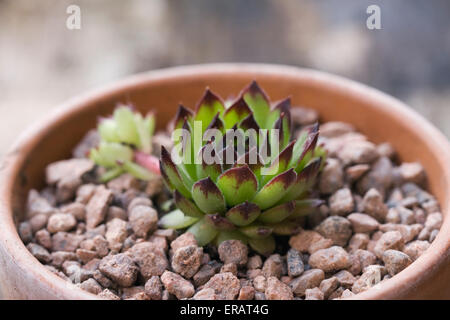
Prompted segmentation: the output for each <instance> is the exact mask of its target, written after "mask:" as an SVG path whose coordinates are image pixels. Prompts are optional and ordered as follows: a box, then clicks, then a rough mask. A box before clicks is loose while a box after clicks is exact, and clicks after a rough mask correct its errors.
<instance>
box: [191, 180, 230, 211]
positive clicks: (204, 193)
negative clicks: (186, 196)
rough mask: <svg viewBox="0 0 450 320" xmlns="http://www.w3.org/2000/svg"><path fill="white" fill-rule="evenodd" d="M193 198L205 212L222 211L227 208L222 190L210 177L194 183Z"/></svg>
mask: <svg viewBox="0 0 450 320" xmlns="http://www.w3.org/2000/svg"><path fill="white" fill-rule="evenodd" d="M192 198H193V199H194V201H195V204H196V205H197V206H198V207H199V209H200V210H202V211H203V212H205V213H217V212H219V213H220V212H224V211H225V209H226V206H225V198H224V197H223V194H222V192H221V191H220V190H219V188H217V186H216V185H215V184H214V182H213V181H212V180H211V178H209V177H207V178H205V179H202V180H199V181H197V182H196V183H194V185H193V186H192Z"/></svg>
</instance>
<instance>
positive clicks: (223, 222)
mask: <svg viewBox="0 0 450 320" xmlns="http://www.w3.org/2000/svg"><path fill="white" fill-rule="evenodd" d="M205 221H206V222H207V223H208V224H209V225H210V226H211V228H215V229H217V230H222V231H231V230H234V229H236V226H235V225H234V224H233V223H232V222H231V221H229V220H228V219H227V218H225V217H223V216H221V215H220V214H218V213H216V214H208V215H206V216H205Z"/></svg>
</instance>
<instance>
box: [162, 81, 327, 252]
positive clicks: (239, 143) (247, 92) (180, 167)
mask: <svg viewBox="0 0 450 320" xmlns="http://www.w3.org/2000/svg"><path fill="white" fill-rule="evenodd" d="M173 123H174V129H175V130H177V129H178V130H179V131H180V132H181V134H180V137H181V138H180V141H178V143H177V144H176V146H178V147H179V148H178V149H179V150H178V151H180V152H178V154H177V153H176V149H175V153H174V151H173V152H172V154H170V153H169V152H168V151H167V150H166V149H165V148H162V151H161V158H160V168H161V174H162V176H163V178H164V181H165V183H166V185H167V187H168V188H169V189H170V190H171V191H172V192H173V196H174V200H175V204H176V206H177V208H178V209H177V210H175V211H172V212H171V213H168V214H167V215H165V216H163V217H162V219H161V220H160V223H161V225H162V226H163V227H165V228H175V229H183V228H188V229H187V231H188V232H191V233H192V234H194V236H195V237H196V239H197V241H198V243H199V245H206V244H208V243H210V242H214V243H216V244H219V243H220V242H222V241H224V240H228V239H238V240H241V241H243V242H244V243H248V244H249V245H250V246H251V247H252V248H253V249H254V250H256V251H258V252H259V253H261V254H268V253H270V252H272V251H273V250H274V249H275V240H274V237H273V235H274V234H275V235H289V234H292V233H295V232H297V231H298V230H299V226H300V220H301V218H302V217H303V216H305V215H307V214H308V213H310V212H311V211H312V210H314V208H316V207H317V206H318V205H319V204H320V203H321V201H320V200H316V199H310V198H308V195H309V190H310V188H311V187H312V186H313V185H314V183H315V179H316V177H317V175H318V173H319V171H320V169H321V167H322V164H323V163H324V157H325V152H324V150H323V149H322V148H320V147H318V146H316V145H317V139H318V135H319V132H318V125H317V124H316V125H314V126H311V127H309V128H307V129H305V130H303V133H302V134H301V135H300V137H299V138H298V139H297V140H291V117H290V99H285V100H282V101H280V102H277V103H274V104H273V106H271V104H270V102H269V99H268V98H267V95H266V94H265V93H264V92H263V91H262V90H261V89H260V87H259V86H258V85H257V83H256V82H252V83H251V84H250V85H249V86H248V87H247V88H246V89H244V90H243V91H242V92H241V94H240V95H239V97H238V98H237V100H236V101H235V102H233V103H231V104H230V105H229V106H228V107H226V106H225V103H224V102H223V101H222V100H221V98H220V97H218V96H217V95H215V94H214V93H212V92H211V91H210V90H209V89H207V90H206V92H205V94H204V96H203V98H202V99H201V100H200V102H199V103H198V105H197V108H196V111H195V112H192V111H190V110H189V109H186V108H184V107H183V106H180V108H179V110H178V113H177V115H176V117H175V119H174V122H173ZM211 132H212V133H213V134H212V133H211ZM198 136H200V143H199V142H198V141H199V140H198V139H196V137H197V138H198ZM174 154H175V155H176V158H177V159H174V157H175V156H174ZM205 155H207V156H208V157H206V156H205ZM211 159H213V160H214V161H211Z"/></svg>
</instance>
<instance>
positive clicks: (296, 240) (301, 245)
mask: <svg viewBox="0 0 450 320" xmlns="http://www.w3.org/2000/svg"><path fill="white" fill-rule="evenodd" d="M322 238H323V237H322V236H321V235H320V234H319V233H317V232H315V231H311V230H302V231H300V233H298V234H296V235H294V236H291V238H290V239H289V245H290V246H291V247H292V248H294V249H296V250H298V251H300V252H308V249H309V247H310V245H311V244H312V243H315V242H317V241H319V240H320V239H322Z"/></svg>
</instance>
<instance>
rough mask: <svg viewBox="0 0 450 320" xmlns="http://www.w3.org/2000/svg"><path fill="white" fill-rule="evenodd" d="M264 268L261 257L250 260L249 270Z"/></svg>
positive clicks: (257, 256) (252, 257) (248, 263)
mask: <svg viewBox="0 0 450 320" xmlns="http://www.w3.org/2000/svg"><path fill="white" fill-rule="evenodd" d="M261 267H262V259H261V256H259V255H254V256H251V257H250V258H248V262H247V269H259V268H261Z"/></svg>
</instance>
